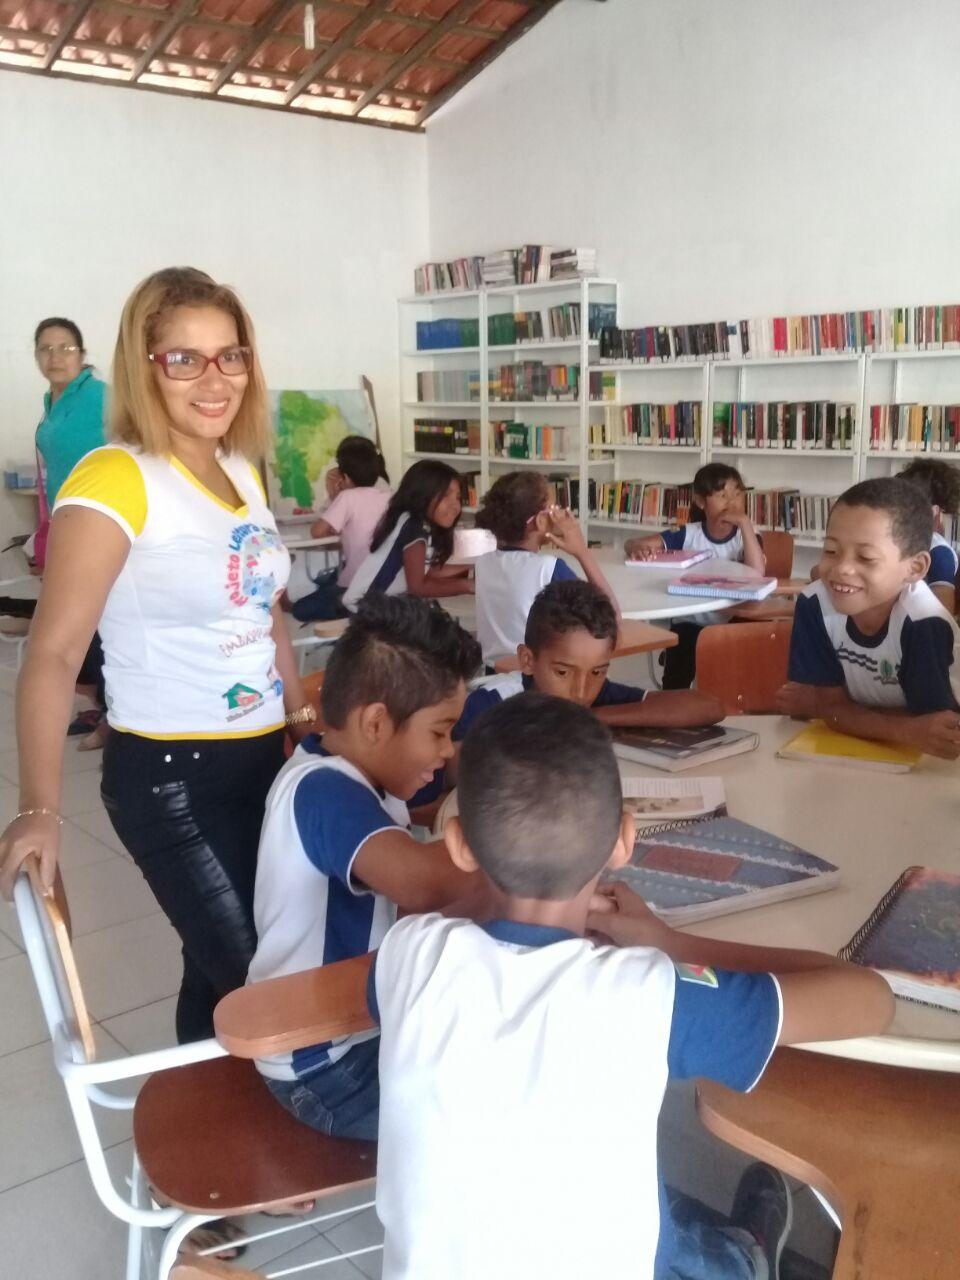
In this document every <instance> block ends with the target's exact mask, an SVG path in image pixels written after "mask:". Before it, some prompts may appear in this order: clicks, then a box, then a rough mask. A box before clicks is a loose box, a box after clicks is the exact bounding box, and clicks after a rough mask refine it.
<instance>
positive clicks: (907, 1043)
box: [435, 716, 960, 1072]
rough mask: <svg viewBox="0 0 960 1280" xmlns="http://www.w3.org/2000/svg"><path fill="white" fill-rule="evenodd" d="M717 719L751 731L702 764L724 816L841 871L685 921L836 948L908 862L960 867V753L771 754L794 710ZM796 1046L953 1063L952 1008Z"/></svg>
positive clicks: (955, 1020)
mask: <svg viewBox="0 0 960 1280" xmlns="http://www.w3.org/2000/svg"><path fill="white" fill-rule="evenodd" d="M724 723H725V724H726V725H728V726H729V727H731V728H735V729H751V730H753V731H754V732H755V733H758V734H759V735H760V745H759V747H758V748H757V750H756V751H753V752H750V753H748V754H745V755H739V756H730V757H728V758H727V759H725V760H720V761H717V762H716V763H714V764H712V765H708V766H707V767H705V768H704V769H703V770H702V774H703V775H710V776H716V777H720V778H722V779H723V784H724V788H725V790H726V794H727V807H728V808H729V810H730V814H731V816H732V817H734V818H739V819H741V821H743V822H749V823H752V824H753V825H754V826H757V827H763V828H764V829H766V830H767V831H770V832H773V833H774V834H776V835H778V836H782V837H783V838H784V839H786V840H790V841H792V842H793V843H794V844H797V845H799V846H800V847H801V848H802V849H805V850H807V852H808V853H814V854H816V855H817V856H818V857H821V858H826V859H827V860H828V861H829V862H833V863H834V864H835V865H836V866H838V867H839V868H840V871H841V876H842V879H841V882H840V884H839V885H838V887H837V888H835V889H828V890H827V891H826V892H824V893H817V894H812V895H811V896H810V897H806V898H795V899H794V900H793V901H787V902H778V903H775V904H774V905H773V906H769V907H753V908H750V909H749V910H746V911H738V912H735V913H733V914H731V915H727V916H719V917H717V918H716V919H714V920H703V921H701V922H700V923H699V924H693V925H689V926H688V927H687V931H688V932H690V933H697V934H700V935H701V936H702V937H705V938H719V939H723V940H725V941H730V942H749V943H755V944H758V945H761V946H769V947H792V948H798V949H802V950H808V951H825V952H827V953H828V954H836V952H837V951H839V950H840V948H841V947H842V946H844V945H845V944H846V943H847V942H849V941H850V939H851V937H852V936H853V935H854V933H856V931H857V929H859V928H860V926H861V925H862V924H863V923H864V921H865V920H866V919H867V918H868V917H869V915H870V913H871V912H872V911H873V909H874V907H875V906H876V905H877V903H878V902H879V901H880V899H881V898H882V897H883V895H884V894H885V893H886V892H887V890H888V889H889V888H890V886H891V885H892V884H893V883H894V881H895V880H896V879H897V877H898V876H899V875H900V873H901V872H902V871H904V870H905V869H906V868H907V867H909V866H913V865H915V864H922V865H925V866H931V867H937V868H939V869H940V870H943V871H950V872H953V873H955V874H958V875H960V761H958V762H951V761H946V760H934V759H933V758H932V757H931V756H924V757H923V759H922V760H921V763H920V764H919V765H918V766H917V768H916V769H914V770H913V771H912V772H911V773H902V774H892V773H875V772H872V771H870V770H864V769H852V768H844V767H842V766H839V765H825V764H824V765H818V764H812V763H810V762H808V761H805V760H804V761H801V760H778V759H777V758H776V754H775V753H776V751H777V749H778V747H780V746H782V745H783V743H785V742H787V741H789V739H790V738H792V737H793V736H794V735H795V734H796V733H798V732H799V731H800V728H801V725H800V724H798V723H797V722H796V721H793V720H788V719H786V718H785V717H781V716H731V717H730V718H729V719H728V720H726V721H724ZM619 763H620V771H621V774H622V776H623V777H624V778H627V777H657V778H664V777H667V776H668V775H667V774H665V773H663V772H661V771H659V770H657V769H649V768H645V767H644V766H642V765H638V764H634V763H632V762H631V761H626V760H621V761H620V762H619ZM699 772H701V771H698V770H696V769H691V770H689V771H687V772H685V773H680V774H677V775H676V776H677V777H680V778H684V777H696V776H698V774H699ZM455 796H456V793H455V792H453V793H452V794H451V796H450V797H448V799H447V801H446V802H445V803H444V805H443V808H442V809H441V810H440V812H439V814H438V815H437V826H436V828H435V829H437V830H439V829H440V828H441V826H442V823H443V822H444V821H445V820H446V818H447V817H449V816H451V814H452V813H455V812H456V808H455V805H456V799H455ZM803 1047H804V1048H808V1049H815V1050H816V1051H817V1052H821V1053H827V1054H833V1055H834V1056H837V1057H845V1058H857V1059H860V1060H861V1061H864V1062H880V1063H886V1064H888V1065H890V1066H898V1067H920V1068H926V1069H927V1070H932V1071H953V1072H960V1014H954V1013H949V1012H946V1011H942V1010H937V1009H931V1008H928V1007H924V1006H922V1005H917V1004H913V1003H910V1002H909V1001H904V1000H898V1001H897V1014H896V1018H895V1020H894V1022H893V1025H892V1026H891V1027H890V1029H889V1031H888V1032H887V1033H886V1034H884V1035H882V1036H864V1037H861V1038H859V1039H855V1040H837V1041H832V1042H830V1043H825V1044H818V1045H805V1046H803Z"/></svg>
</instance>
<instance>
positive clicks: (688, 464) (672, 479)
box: [588, 350, 960, 551]
mask: <svg viewBox="0 0 960 1280" xmlns="http://www.w3.org/2000/svg"><path fill="white" fill-rule="evenodd" d="M591 369H592V371H593V372H601V371H602V372H605V373H613V374H614V375H615V378H616V384H615V392H614V395H615V398H614V399H613V400H609V401H607V402H606V404H607V405H608V406H610V407H612V408H614V409H619V408H621V407H622V406H624V405H629V404H644V403H649V404H658V405H668V404H675V403H677V402H680V401H692V400H697V399H699V400H700V402H701V436H700V443H699V444H698V445H674V444H666V443H665V444H603V445H597V444H591V445H590V448H589V452H590V456H591V458H608V459H610V460H611V461H612V464H613V471H612V475H611V476H610V477H609V478H610V479H611V480H613V481H619V480H625V481H627V480H643V481H645V482H647V483H651V484H657V483H662V484H682V483H686V482H689V481H690V480H691V479H692V476H693V472H694V471H695V470H696V468H697V467H699V466H701V465H703V464H704V463H706V462H710V461H712V460H716V461H724V462H729V463H730V465H732V466H735V467H737V469H738V470H740V472H741V473H742V474H743V476H744V480H745V481H746V483H747V485H748V486H749V487H751V488H754V489H757V490H771V489H782V488H796V489H799V490H800V492H801V494H802V495H816V496H818V497H826V498H834V497H836V496H838V495H839V494H840V493H841V492H843V490H844V489H846V488H848V487H849V486H850V485H852V484H855V483H856V482H857V481H858V480H861V479H867V478H870V477H873V476H879V475H894V474H896V473H897V472H898V471H899V470H901V469H902V468H903V467H904V466H906V465H907V463H908V462H910V461H912V460H913V459H914V458H917V457H934V458H939V459H942V460H944V461H950V462H954V463H955V464H957V465H960V450H958V451H955V452H954V451H948V450H932V451H927V450H924V449H922V448H912V449H897V448H892V449H880V450H874V449H871V448H870V410H871V408H872V406H873V405H887V404H904V403H920V404H931V405H960V350H950V351H906V352H877V353H871V352H868V353H863V354H848V355H832V354H831V355H821V356H780V357H772V358H769V359H767V358H760V359H758V358H745V359H743V358H732V359H714V360H683V361H672V362H670V361H664V362H662V363H659V364H657V363H650V364H642V363H597V364H595V365H593V366H591ZM719 401H726V402H732V403H736V402H747V403H763V402H776V401H786V402H790V401H794V402H810V401H813V402H817V401H826V402H832V403H837V404H849V405H853V406H854V415H855V417H854V432H853V439H852V443H851V445H850V447H849V448H835V449H826V448H822V447H821V448H816V447H803V448H796V447H783V446H775V447H767V448H756V447H753V446H748V445H718V444H714V442H713V418H714V414H713V410H714V405H715V404H716V403H717V402H719ZM605 478H607V477H606V475H605ZM669 523H671V522H670V521H667V520H663V519H656V518H646V519H644V518H641V519H630V520H623V519H609V518H606V517H605V516H598V515H597V516H591V517H590V519H589V521H588V525H589V528H590V529H591V530H597V531H598V532H600V531H602V536H609V534H610V533H611V532H613V533H615V534H622V535H623V537H627V536H629V535H632V534H637V533H653V532H657V531H658V530H659V529H661V528H663V527H665V526H666V525H668V524H669ZM764 527H769V526H765V525H763V524H758V528H761V529H763V528H764ZM795 540H796V545H797V546H798V547H800V548H807V549H809V550H810V551H814V550H816V549H817V548H819V547H820V546H821V545H822V542H823V536H822V533H819V534H814V533H811V534H810V535H805V534H799V535H797V534H795Z"/></svg>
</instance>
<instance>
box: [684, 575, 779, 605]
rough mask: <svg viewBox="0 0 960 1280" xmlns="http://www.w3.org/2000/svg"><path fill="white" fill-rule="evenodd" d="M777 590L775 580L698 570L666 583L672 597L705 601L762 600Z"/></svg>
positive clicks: (757, 576) (759, 576)
mask: <svg viewBox="0 0 960 1280" xmlns="http://www.w3.org/2000/svg"><path fill="white" fill-rule="evenodd" d="M776 589H777V580H776V578H764V577H762V576H761V575H760V574H757V575H756V576H755V577H748V576H743V577H733V576H732V575H729V574H728V575H724V574H722V573H709V572H704V571H702V570H698V571H697V572H696V573H685V574H684V575H683V577H682V578H674V579H672V581H670V582H668V583H667V594H668V595H672V596H703V597H704V598H705V599H707V600H763V599H765V598H766V597H767V596H768V595H770V593H771V592H772V591H776Z"/></svg>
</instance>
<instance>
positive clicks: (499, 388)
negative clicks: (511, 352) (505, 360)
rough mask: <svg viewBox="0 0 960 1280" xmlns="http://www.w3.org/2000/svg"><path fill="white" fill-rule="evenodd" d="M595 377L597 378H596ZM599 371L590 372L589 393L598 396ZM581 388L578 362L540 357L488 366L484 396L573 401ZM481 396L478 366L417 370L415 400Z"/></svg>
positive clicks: (511, 400)
mask: <svg viewBox="0 0 960 1280" xmlns="http://www.w3.org/2000/svg"><path fill="white" fill-rule="evenodd" d="M595 379H597V380H596V381H595ZM598 379H599V375H595V374H591V375H590V395H591V398H592V399H596V398H598V396H597V395H595V394H594V392H595V391H596V392H599V389H600V383H599V380H598ZM579 388H580V366H579V364H545V363H544V362H543V361H542V360H518V361H517V362H516V363H515V364H502V365H497V366H491V368H490V370H489V372H488V375H487V396H488V398H489V399H490V400H492V401H497V400H500V401H506V402H513V401H518V400H544V401H550V400H568V401H575V400H576V399H577V396H578V394H579ZM479 399H480V371H479V369H427V370H421V371H420V372H418V374H417V400H418V401H420V402H421V403H422V404H429V403H431V402H433V401H450V400H454V401H466V400H476V401H479Z"/></svg>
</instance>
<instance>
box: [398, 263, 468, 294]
mask: <svg viewBox="0 0 960 1280" xmlns="http://www.w3.org/2000/svg"><path fill="white" fill-rule="evenodd" d="M483 262H484V260H483V258H479V257H474V258H454V260H453V261H452V262H425V263H424V264H423V266H422V267H417V268H416V269H415V271H414V273H413V284H414V288H415V289H416V291H417V293H442V292H443V291H444V290H447V289H479V288H480V286H481V284H484V283H485V281H484V279H483Z"/></svg>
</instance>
